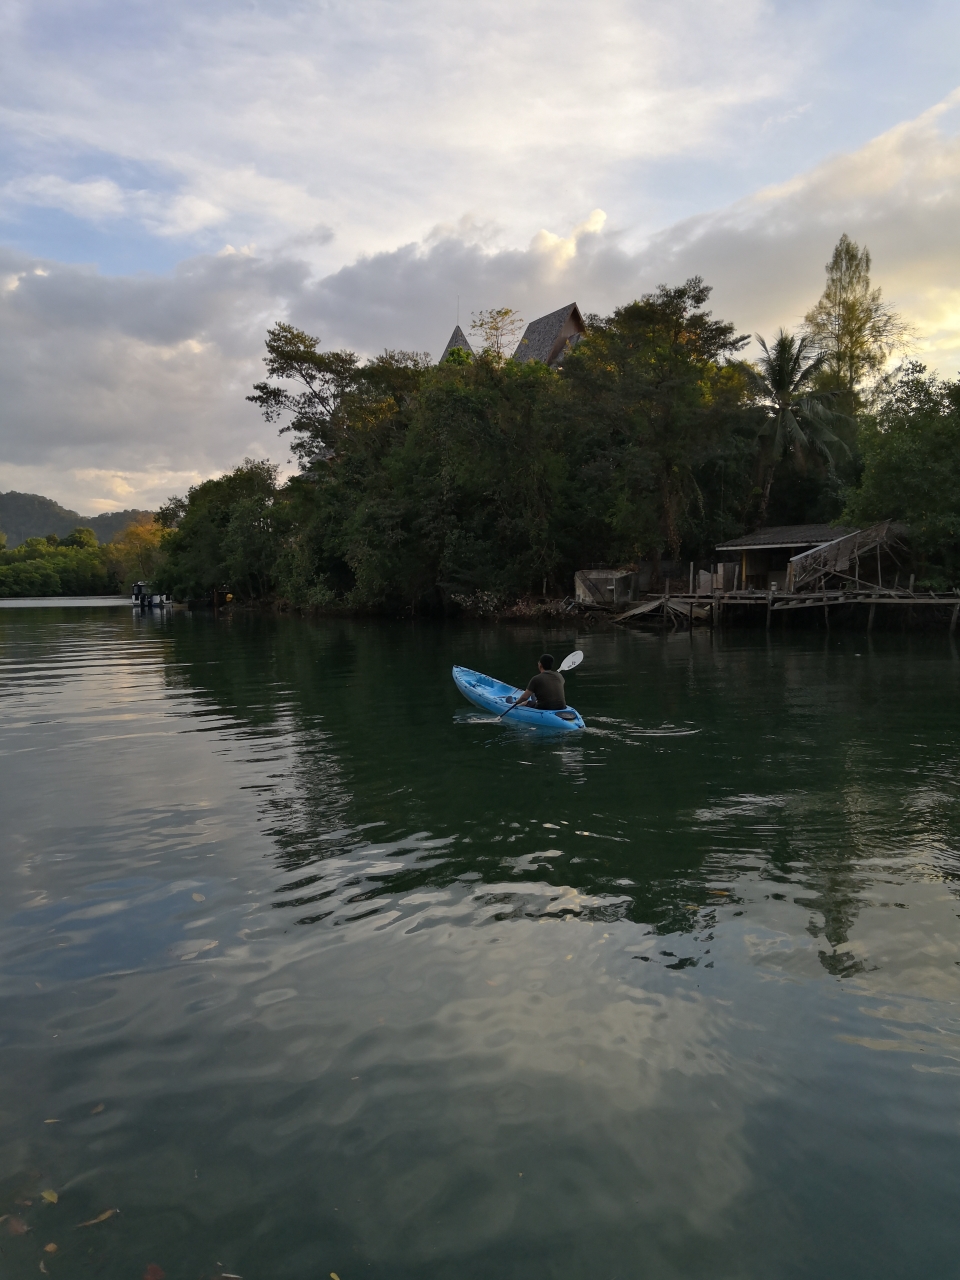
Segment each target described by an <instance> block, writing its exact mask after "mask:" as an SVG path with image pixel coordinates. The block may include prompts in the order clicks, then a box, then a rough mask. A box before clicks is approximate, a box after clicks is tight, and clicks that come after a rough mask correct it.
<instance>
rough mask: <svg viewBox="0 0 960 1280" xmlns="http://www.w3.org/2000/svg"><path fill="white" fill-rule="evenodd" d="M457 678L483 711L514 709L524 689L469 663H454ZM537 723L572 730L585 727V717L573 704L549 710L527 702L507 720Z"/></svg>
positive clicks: (465, 694) (454, 674) (466, 694)
mask: <svg viewBox="0 0 960 1280" xmlns="http://www.w3.org/2000/svg"><path fill="white" fill-rule="evenodd" d="M453 682H454V684H455V685H456V686H457V688H458V689H459V690H460V692H461V693H462V694H463V696H464V697H465V698H466V699H467V701H468V702H472V703H473V705H474V706H475V707H479V708H480V709H481V711H491V712H493V713H494V715H498V716H501V715H503V713H504V712H505V711H510V708H511V707H512V706H513V705H514V703H515V702H516V700H517V699H518V698H519V697H520V695H521V694H522V693H523V690H522V689H517V688H516V687H515V686H514V685H512V684H504V683H503V681H502V680H494V679H493V677H492V676H485V675H483V674H482V672H480V671H471V670H470V668H469V667H454V668H453ZM508 723H509V724H528V725H537V726H539V727H540V728H541V729H559V730H561V731H563V732H566V733H569V732H570V730H572V729H582V728H584V723H583V717H582V716H581V715H580V712H579V711H577V710H575V709H574V708H573V707H565V708H564V710H563V711H545V710H543V709H541V708H540V707H529V706H527V705H526V703H524V705H523V706H522V707H517V709H516V710H515V711H510V715H509V716H508V717H507V719H506V720H505V721H504V724H508Z"/></svg>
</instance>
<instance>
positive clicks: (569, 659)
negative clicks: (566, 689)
mask: <svg viewBox="0 0 960 1280" xmlns="http://www.w3.org/2000/svg"><path fill="white" fill-rule="evenodd" d="M582 661H583V653H582V651H581V650H580V649H574V651H573V653H568V654H567V656H566V657H565V658H564V660H563V661H562V662H561V663H560V670H561V671H572V670H573V668H574V667H579V665H580V663H581V662H582Z"/></svg>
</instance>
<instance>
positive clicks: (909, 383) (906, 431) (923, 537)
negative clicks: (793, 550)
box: [844, 362, 960, 589]
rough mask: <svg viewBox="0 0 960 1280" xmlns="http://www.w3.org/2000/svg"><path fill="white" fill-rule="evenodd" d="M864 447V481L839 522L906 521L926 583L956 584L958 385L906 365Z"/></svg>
mask: <svg viewBox="0 0 960 1280" xmlns="http://www.w3.org/2000/svg"><path fill="white" fill-rule="evenodd" d="M861 448H862V450H863V456H864V472H863V481H862V483H861V485H860V488H859V489H858V490H857V491H856V492H854V493H853V494H852V495H851V496H850V500H849V502H848V505H847V510H846V511H845V512H844V518H845V519H847V520H849V521H850V522H851V523H853V524H859V525H865V524H873V523H875V522H876V521H878V520H886V519H894V520H903V521H905V522H906V523H907V524H908V525H909V526H910V542H911V546H912V547H913V549H914V551H916V552H917V553H918V554H919V557H920V560H921V565H922V567H923V569H924V571H925V573H926V574H927V580H928V581H930V582H935V583H936V585H937V586H938V587H940V588H941V589H946V587H948V586H950V585H960V379H958V380H957V381H956V382H949V381H946V380H941V379H939V378H937V377H935V376H933V375H931V374H928V373H927V371H926V368H925V367H924V366H923V365H922V364H919V363H915V362H911V363H910V364H907V365H905V366H904V367H903V368H902V369H901V370H900V371H899V372H898V373H897V375H896V377H894V378H892V379H891V380H890V382H889V384H888V385H887V386H886V387H885V388H884V391H883V393H882V398H881V400H880V402H879V405H878V407H877V410H876V412H875V413H874V414H871V415H869V416H868V417H867V418H866V420H865V421H864V424H863V428H862V430H861Z"/></svg>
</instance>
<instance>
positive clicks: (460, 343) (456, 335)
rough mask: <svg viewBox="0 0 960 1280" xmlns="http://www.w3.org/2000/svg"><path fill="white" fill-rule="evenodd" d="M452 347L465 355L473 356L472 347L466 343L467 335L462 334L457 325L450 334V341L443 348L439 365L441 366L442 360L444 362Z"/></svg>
mask: <svg viewBox="0 0 960 1280" xmlns="http://www.w3.org/2000/svg"><path fill="white" fill-rule="evenodd" d="M454 347H460V348H461V349H462V350H463V351H466V353H467V355H471V356H472V355H473V354H474V350H473V347H471V345H470V343H469V342H468V341H467V335H466V334H465V333H464V332H463V330H462V329H461V328H460V326H459V325H457V327H456V328H455V329H454V331H453V333H451V335H450V341H449V342H448V343H447V345H446V346H445V347H444V348H443V355H442V356H441V357H440V360H439V363H440V364H443V362H444V360H446V358H447V356H448V355H449V354H450V352H451V351H452V350H453V349H454Z"/></svg>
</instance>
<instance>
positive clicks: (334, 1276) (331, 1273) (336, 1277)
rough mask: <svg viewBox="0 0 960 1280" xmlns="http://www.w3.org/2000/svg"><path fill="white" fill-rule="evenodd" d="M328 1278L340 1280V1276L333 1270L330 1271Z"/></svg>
mask: <svg viewBox="0 0 960 1280" xmlns="http://www.w3.org/2000/svg"><path fill="white" fill-rule="evenodd" d="M330 1280H340V1277H339V1276H338V1275H337V1273H336V1272H335V1271H331V1272H330Z"/></svg>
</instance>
